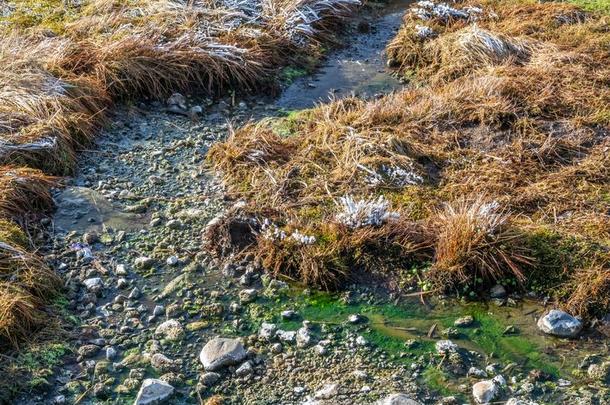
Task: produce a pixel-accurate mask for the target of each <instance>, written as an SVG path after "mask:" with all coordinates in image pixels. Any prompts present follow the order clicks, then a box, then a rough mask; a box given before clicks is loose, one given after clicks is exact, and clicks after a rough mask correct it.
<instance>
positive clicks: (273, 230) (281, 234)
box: [260, 218, 316, 245]
mask: <svg viewBox="0 0 610 405" xmlns="http://www.w3.org/2000/svg"><path fill="white" fill-rule="evenodd" d="M260 234H261V235H262V237H263V238H265V239H267V240H273V241H283V240H285V239H287V238H290V239H291V240H292V241H294V242H297V243H298V244H300V245H313V244H314V243H316V237H315V236H313V235H305V234H304V233H301V231H299V230H298V229H296V230H294V231H293V232H292V233H291V234H290V236H288V235H287V234H286V232H285V231H283V230H282V229H280V228H279V227H278V226H277V225H276V224H274V223H272V222H271V221H270V220H269V219H268V218H265V219H264V220H263V221H262V223H261V228H260Z"/></svg>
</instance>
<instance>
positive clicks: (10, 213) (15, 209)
mask: <svg viewBox="0 0 610 405" xmlns="http://www.w3.org/2000/svg"><path fill="white" fill-rule="evenodd" d="M53 184H55V181H54V179H53V178H52V177H49V176H45V175H44V174H43V173H42V172H40V171H39V170H36V169H28V168H18V167H11V166H1V167H0V218H22V217H24V216H26V215H28V214H30V213H36V212H41V211H45V210H47V209H49V208H50V207H51V206H52V198H51V193H50V191H49V187H51V186H52V185H53Z"/></svg>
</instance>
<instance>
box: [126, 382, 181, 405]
mask: <svg viewBox="0 0 610 405" xmlns="http://www.w3.org/2000/svg"><path fill="white" fill-rule="evenodd" d="M172 395H174V387H172V386H171V385H169V384H168V383H166V382H165V381H163V380H159V379H156V378H147V379H146V380H144V381H143V382H142V386H141V387H140V391H138V396H137V397H136V401H135V402H134V403H133V404H134V405H158V404H163V403H165V402H166V401H167V400H168V399H169V398H170V397H171V396H172Z"/></svg>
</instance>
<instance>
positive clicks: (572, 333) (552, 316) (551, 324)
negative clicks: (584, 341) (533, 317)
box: [538, 309, 583, 338]
mask: <svg viewBox="0 0 610 405" xmlns="http://www.w3.org/2000/svg"><path fill="white" fill-rule="evenodd" d="M582 326H583V325H582V322H581V321H580V320H579V319H576V318H574V317H573V316H572V315H570V314H568V313H566V312H563V311H560V310H558V309H552V310H550V311H549V312H547V313H546V314H545V315H544V316H542V317H541V318H540V319H538V328H539V329H540V330H541V331H542V332H544V333H546V334H549V335H553V336H558V337H563V338H573V337H576V336H577V335H578V334H579V333H580V331H581V330H582Z"/></svg>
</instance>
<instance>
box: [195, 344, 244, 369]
mask: <svg viewBox="0 0 610 405" xmlns="http://www.w3.org/2000/svg"><path fill="white" fill-rule="evenodd" d="M246 355H247V352H246V349H245V348H244V346H243V345H242V343H241V342H240V341H239V340H237V339H227V338H215V339H212V340H210V341H209V342H208V343H206V345H205V346H204V347H203V349H202V350H201V353H200V354H199V360H200V361H201V363H202V364H203V367H204V369H205V370H207V371H216V370H219V369H221V368H223V367H226V366H230V365H234V364H238V363H239V362H241V361H242V360H244V359H245V358H246Z"/></svg>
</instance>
